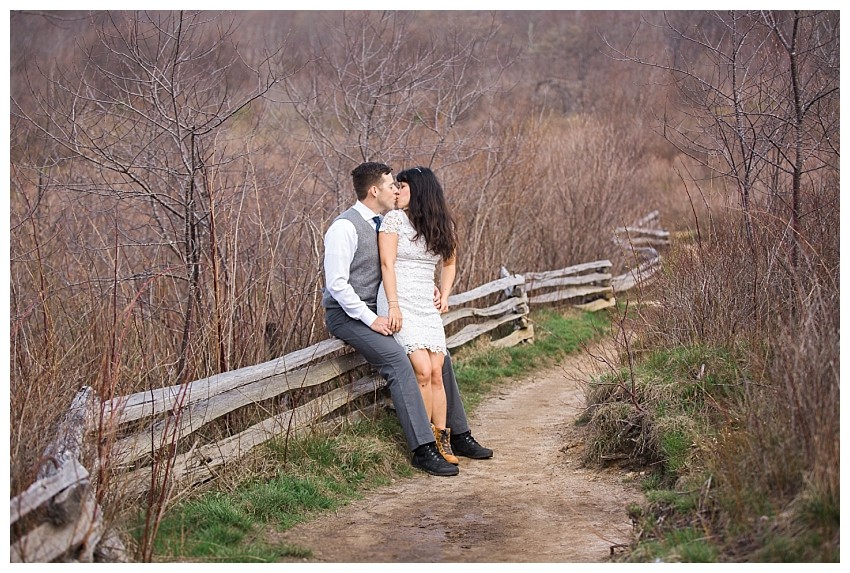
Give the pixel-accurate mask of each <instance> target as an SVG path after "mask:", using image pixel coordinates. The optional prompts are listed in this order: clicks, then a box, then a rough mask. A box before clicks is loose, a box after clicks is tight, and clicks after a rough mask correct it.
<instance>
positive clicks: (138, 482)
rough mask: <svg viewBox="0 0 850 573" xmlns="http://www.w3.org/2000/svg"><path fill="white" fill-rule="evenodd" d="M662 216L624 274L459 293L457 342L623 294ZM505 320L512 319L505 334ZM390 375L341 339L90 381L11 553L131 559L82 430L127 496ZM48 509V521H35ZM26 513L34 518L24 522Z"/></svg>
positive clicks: (635, 245) (194, 470)
mask: <svg viewBox="0 0 850 573" xmlns="http://www.w3.org/2000/svg"><path fill="white" fill-rule="evenodd" d="M657 226H658V213H657V212H653V213H650V214H649V215H648V216H647V217H644V218H642V219H641V220H639V221H636V222H635V223H634V224H632V225H630V226H627V227H623V228H620V229H617V230H616V231H615V242H616V243H617V244H618V245H619V246H621V247H622V248H628V249H631V252H633V253H634V254H635V255H636V256H639V255H641V254H643V255H644V258H645V259H646V260H644V261H643V262H641V263H640V264H638V265H637V266H636V267H635V268H634V269H632V270H630V271H628V272H626V273H624V274H622V275H619V276H612V275H611V262H610V261H608V260H599V261H593V262H589V263H582V264H579V265H574V266H570V267H566V268H563V269H556V270H551V271H542V272H526V273H525V274H512V273H510V272H509V271H508V270H507V269H505V268H502V269H501V277H500V278H499V279H497V280H494V281H492V282H489V283H486V284H484V285H481V286H479V287H476V288H474V289H472V290H469V291H467V292H464V293H460V294H455V295H452V296H450V297H449V304H450V305H451V307H452V310H451V311H450V312H448V313H447V314H445V315H444V316H443V324H444V326H445V327H446V334H447V339H446V342H447V345H448V347H449V348H450V349H454V348H457V347H459V346H462V345H463V344H466V343H468V342H470V341H472V340H475V339H476V338H479V337H481V336H482V335H484V334H488V333H489V334H490V335H491V336H490V337H491V340H490V343H491V344H493V345H495V346H502V347H505V346H513V345H516V344H519V343H521V342H525V341H530V340H533V338H534V328H533V325H532V324H531V323H530V322H529V321H528V313H529V308H530V306H531V305H540V304H553V303H567V304H571V305H574V306H576V307H579V308H582V309H586V310H591V311H594V310H599V309H601V308H606V307H609V306H612V305H614V304H616V298H615V297H616V294H617V293H618V292H624V291H627V290H629V289H631V288H633V287H635V286H636V285H638V284H641V283H642V282H644V281H647V280H649V279H650V278H651V276H652V275H653V273H655V272H656V271H657V270H658V269H659V268H660V256H659V255H658V252H657V250H655V248H654V247H655V246H660V245H663V244H667V241H669V234H668V233H667V232H666V231H664V230H663V229H659V228H657ZM636 239H640V241H637V240H636ZM646 249H651V250H646ZM504 325H512V328H510V329H509V332H508V333H507V334H505V330H506V329H505V328H504ZM494 335H497V336H496V337H494ZM352 378H353V379H354V380H353V381H352ZM385 384H386V382H385V381H384V380H383V378H381V377H380V376H379V375H377V374H376V373H375V372H374V371H373V370H371V369H370V368H368V367H367V366H366V361H365V360H364V359H363V357H362V356H360V355H359V354H357V353H356V352H354V350H353V349H352V348H351V347H348V346H347V345H345V344H344V343H343V342H342V341H340V340H336V339H333V338H332V339H328V340H323V341H321V342H319V343H317V344H313V345H312V346H309V347H307V348H304V349H301V350H298V351H295V352H291V353H289V354H286V355H285V356H281V357H279V358H276V359H274V360H270V361H268V362H264V363H262V364H257V365H254V366H248V367H245V368H240V369H238V370H233V371H230V372H222V373H219V374H215V375H213V376H209V377H207V378H203V379H200V380H195V381H194V382H191V383H189V384H184V385H178V386H169V387H165V388H158V389H152V390H146V391H144V392H137V393H135V394H131V395H129V396H122V397H118V398H114V399H112V400H109V401H106V402H103V403H100V402H98V401H97V400H96V399H95V398H94V397H93V392H92V390H91V389H90V388H84V389H83V390H81V391H80V393H79V394H78V396H77V398H75V400H74V402H73V404H72V405H71V408H70V409H69V411H68V414H67V415H66V416H65V418H64V419H63V421H62V423H61V425H60V429H59V432H58V435H59V436H60V438H59V439H58V440H57V441H56V442H55V443H53V444H52V445H51V446H50V447H49V448H48V451H46V452H45V455H44V458H45V459H46V460H48V461H47V462H45V464H44V466H43V467H42V469H41V470H40V471H39V473H38V476H37V477H38V479H37V481H36V482H35V483H34V484H33V485H32V486H30V487H29V488H28V489H27V490H26V491H24V492H23V493H21V494H20V495H18V496H16V497H15V498H13V499H12V500H11V501H10V505H11V509H10V511H11V516H12V517H11V525H12V526H13V530H14V529H21V530H25V533H23V534H21V533H20V532H18V535H17V538H16V539H14V540H13V542H12V547H11V549H12V551H11V556H12V561H14V562H22V561H27V562H47V561H53V560H65V561H68V560H78V561H92V560H105V561H120V560H124V557H123V555H124V551H123V546H121V543H120V541H119V540H118V539H117V537H116V536H115V535H113V534H111V533H110V532H106V533H104V530H103V529H104V528H103V526H102V519H101V518H102V515H101V511H100V507H99V506H98V504H97V503H96V502H95V498H94V495H93V493H92V491H93V488H92V483H91V480H92V478H91V475H90V472H89V471H88V470H87V469H86V468H85V467H84V466H83V465H82V463H81V462H80V460H81V459H82V458H81V452H82V447H83V441H84V438H85V436H86V435H87V434H88V433H90V432H92V431H94V430H95V428H96V427H97V426H98V424H99V427H100V430H101V432H103V429H104V428H109V429H111V430H110V431H111V432H114V435H113V436H112V437H113V438H114V440H112V444H113V445H112V447H111V453H110V468H111V471H112V472H113V474H114V475H113V476H112V479H113V480H114V482H115V483H117V484H118V488H119V489H118V491H119V492H120V493H121V494H122V495H142V494H144V493H146V492H148V491H149V490H151V489H153V488H157V489H159V488H165V489H166V490H168V491H171V490H173V488H175V487H177V486H178V485H179V486H180V487H181V488H187V487H192V486H193V485H197V484H199V483H203V482H206V481H209V480H210V479H213V478H215V477H216V475H218V473H219V471H220V470H221V468H222V467H223V466H225V465H227V464H228V463H232V462H235V461H236V460H239V459H240V458H242V457H244V456H245V455H247V454H248V453H249V452H250V451H251V450H253V449H254V448H256V447H257V446H259V445H261V444H263V443H266V442H268V441H269V440H272V439H280V438H283V437H286V438H291V437H297V436H302V435H304V434H306V433H308V432H310V431H311V430H312V429H314V428H315V427H316V426H317V425H321V426H334V425H338V424H341V423H344V422H346V421H350V420H353V419H356V418H358V417H361V416H363V415H371V414H373V413H374V412H375V411H376V410H378V409H380V408H382V407H384V404H386V403H387V402H388V399H387V398H386V396H384V395H382V394H381V393H380V392H379V391H380V390H381V389H382V388H383V387H384V386H385ZM295 391H307V396H308V399H306V400H305V401H304V402H303V403H301V404H299V405H297V406H296V405H294V404H295V401H293V400H286V399H285V398H286V397H288V396H290V395H291V394H292V393H293V392H295ZM310 392H313V394H310ZM369 395H371V399H370V400H367V401H366V402H365V403H362V398H363V397H364V396H369ZM260 404H266V405H269V406H267V407H266V408H265V409H263V408H258V409H259V410H264V411H265V412H266V414H267V415H266V416H256V415H254V421H253V422H249V423H247V424H245V427H240V428H238V429H236V430H235V431H233V432H232V433H230V434H229V435H226V436H224V437H219V438H218V439H211V440H210V439H209V438H208V437H205V436H202V434H203V433H204V432H203V430H205V429H206V428H209V427H210V426H211V424H213V423H214V422H216V421H217V420H221V419H222V418H223V417H225V416H228V415H230V414H232V413H234V412H239V411H244V410H245V409H246V408H251V407H256V406H258V405H260ZM287 405H288V407H287ZM96 419H97V420H99V422H95V420H96ZM208 434H209V435H214V434H215V432H208ZM205 440H206V441H205ZM163 458H166V459H167V460H168V462H169V463H167V464H163V463H161V462H162V459H163ZM95 469H96V468H95ZM41 513H43V514H45V515H46V516H47V519H46V520H44V519H42V520H40V521H39V520H37V519H34V516H35V515H36V514H41ZM27 520H29V521H32V522H33V523H31V524H28V525H29V527H24V525H23V524H24V522H26V521H27ZM16 525H17V527H16Z"/></svg>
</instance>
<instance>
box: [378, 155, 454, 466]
mask: <svg viewBox="0 0 850 573" xmlns="http://www.w3.org/2000/svg"><path fill="white" fill-rule="evenodd" d="M396 180H397V181H398V184H399V194H398V200H397V202H396V207H397V208H396V209H395V210H393V211H390V212H388V213H387V214H386V215H385V216H384V219H383V220H382V221H381V226H380V229H379V231H378V250H379V252H380V255H381V273H382V277H383V283H382V285H381V287H380V289H379V291H378V315H380V316H387V317H389V321H390V328H391V329H393V331H394V332H395V334H394V335H393V336H394V337H395V339H396V340H397V341H398V343H399V344H401V345H402V346H403V347H404V349H405V350H406V351H407V356H408V358H410V362H411V364H412V365H413V371H414V373H415V374H416V380H417V382H418V383H419V391H420V392H421V393H422V400H423V401H424V402H425V411H426V412H427V413H428V416H429V418H430V419H431V428H432V430H433V432H434V439H435V441H436V443H437V449H438V450H439V451H440V454H442V456H443V457H444V458H445V459H446V461H448V462H450V463H452V464H455V465H457V463H458V459H457V457H455V455H454V453H453V452H452V447H451V441H450V438H451V429H450V428H446V391H445V388H443V360H444V357H445V355H446V354H447V350H446V333H445V330H444V329H443V321H442V319H441V318H440V314H442V313H445V312H447V311H448V309H449V294H450V293H451V290H452V285H453V283H454V280H455V251H456V249H457V235H456V234H455V228H454V221H453V220H452V217H451V215H450V214H449V211H448V207H447V206H446V200H445V197H444V196H443V188H442V187H441V186H440V182H439V181H438V180H437V177H436V176H435V175H434V173H433V172H432V171H431V170H430V169H428V168H427V167H414V168H412V169H406V170H404V171H402V172H400V173H399V174H398V175H397V177H396ZM441 260H442V263H443V267H442V272H441V273H440V289H441V294H440V304H439V308H438V307H436V306H435V304H434V275H435V271H436V266H437V263H438V262H440V261H441Z"/></svg>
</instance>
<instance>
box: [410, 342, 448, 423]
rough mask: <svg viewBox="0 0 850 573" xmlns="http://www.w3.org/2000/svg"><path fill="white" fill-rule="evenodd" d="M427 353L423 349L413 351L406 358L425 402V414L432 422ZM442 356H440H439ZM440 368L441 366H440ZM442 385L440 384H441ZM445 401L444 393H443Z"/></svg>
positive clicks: (429, 359)
mask: <svg viewBox="0 0 850 573" xmlns="http://www.w3.org/2000/svg"><path fill="white" fill-rule="evenodd" d="M428 354H429V352H428V351H427V350H425V349H424V348H421V349H419V350H414V351H413V352H411V353H410V354H408V355H407V357H408V358H409V359H410V364H411V365H412V366H413V373H414V374H416V382H417V383H418V384H419V391H420V392H421V393H422V401H423V402H425V413H426V414H428V419H429V420H431V421H432V422H433V419H432V417H431V416H432V412H433V400H432V396H433V392H432V390H431V378H432V376H431V358H430V357H429V356H428ZM441 356H442V355H441ZM441 367H442V365H441ZM440 379H441V380H442V370H440ZM441 385H442V384H441ZM443 397H444V399H445V391H444V392H443ZM445 415H446V405H445V403H444V404H443V423H445Z"/></svg>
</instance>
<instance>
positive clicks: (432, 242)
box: [396, 167, 457, 260]
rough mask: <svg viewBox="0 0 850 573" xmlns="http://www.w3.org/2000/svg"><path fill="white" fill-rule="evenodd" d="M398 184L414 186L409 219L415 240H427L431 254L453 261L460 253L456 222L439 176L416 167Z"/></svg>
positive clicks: (411, 187)
mask: <svg viewBox="0 0 850 573" xmlns="http://www.w3.org/2000/svg"><path fill="white" fill-rule="evenodd" d="M396 180H397V181H398V182H399V183H407V184H408V185H410V205H409V206H408V208H407V217H408V219H410V223H411V224H412V225H413V228H414V229H416V236H415V237H414V239H413V240H416V239H418V238H419V237H425V245H426V246H427V247H428V250H429V251H431V252H432V253H434V254H435V255H439V256H441V257H442V258H443V260H448V259H450V258H452V256H454V254H455V250H456V249H457V234H456V233H455V222H454V219H452V216H451V213H449V208H448V206H447V205H446V198H445V196H444V195H443V187H442V186H441V185H440V182H439V181H438V180H437V176H436V175H434V172H433V171H431V170H430V169H428V168H427V167H413V168H411V169H405V170H404V171H402V172H400V173H399V174H398V175H397V176H396Z"/></svg>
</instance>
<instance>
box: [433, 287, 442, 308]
mask: <svg viewBox="0 0 850 573" xmlns="http://www.w3.org/2000/svg"><path fill="white" fill-rule="evenodd" d="M442 299H443V297H441V296H440V289H438V288H437V285H434V306H435V307H436V309H437V310H440V309H441V307H442V306H443V303H442Z"/></svg>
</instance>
